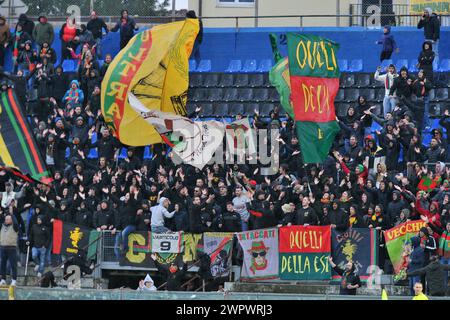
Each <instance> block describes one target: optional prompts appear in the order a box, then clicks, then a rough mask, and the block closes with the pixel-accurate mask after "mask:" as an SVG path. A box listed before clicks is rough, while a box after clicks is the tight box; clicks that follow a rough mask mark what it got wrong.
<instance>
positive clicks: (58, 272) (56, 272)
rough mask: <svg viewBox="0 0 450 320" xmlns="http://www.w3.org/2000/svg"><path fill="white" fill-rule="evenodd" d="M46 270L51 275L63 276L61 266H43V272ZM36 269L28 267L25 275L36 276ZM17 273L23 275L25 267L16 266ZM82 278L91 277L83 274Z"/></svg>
mask: <svg viewBox="0 0 450 320" xmlns="http://www.w3.org/2000/svg"><path fill="white" fill-rule="evenodd" d="M47 271H52V272H53V275H54V276H55V278H62V277H63V275H64V274H63V273H64V269H62V268H53V267H45V271H44V273H45V272H47ZM37 273H38V272H37V271H34V266H33V267H28V271H27V275H28V276H37ZM17 275H18V276H25V268H24V267H18V268H17ZM83 277H84V278H92V275H89V274H87V275H84V276H83Z"/></svg>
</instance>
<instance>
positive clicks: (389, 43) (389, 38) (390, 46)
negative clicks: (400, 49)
mask: <svg viewBox="0 0 450 320" xmlns="http://www.w3.org/2000/svg"><path fill="white" fill-rule="evenodd" d="M384 28H385V29H387V30H388V32H387V33H384V34H383V38H382V39H381V40H379V41H378V42H377V43H378V44H382V45H383V51H384V52H392V51H394V50H395V49H396V48H397V43H396V42H395V40H394V36H393V35H392V34H391V26H385V27H384Z"/></svg>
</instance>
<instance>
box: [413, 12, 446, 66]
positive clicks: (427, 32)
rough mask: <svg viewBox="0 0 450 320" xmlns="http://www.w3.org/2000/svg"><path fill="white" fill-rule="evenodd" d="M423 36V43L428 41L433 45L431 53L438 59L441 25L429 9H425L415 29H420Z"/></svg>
mask: <svg viewBox="0 0 450 320" xmlns="http://www.w3.org/2000/svg"><path fill="white" fill-rule="evenodd" d="M422 28H423V33H424V36H425V41H429V42H431V43H432V45H433V51H434V53H435V54H436V58H439V37H440V28H441V23H440V21H439V19H438V17H437V15H436V14H435V13H433V10H432V9H431V8H425V10H424V12H423V15H422V19H420V21H419V23H418V24H417V29H422Z"/></svg>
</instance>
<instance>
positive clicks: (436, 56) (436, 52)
mask: <svg viewBox="0 0 450 320" xmlns="http://www.w3.org/2000/svg"><path fill="white" fill-rule="evenodd" d="M425 41H430V42H431V43H432V45H433V52H434V59H435V60H438V59H439V39H437V40H436V41H433V40H432V39H425ZM435 71H436V70H435Z"/></svg>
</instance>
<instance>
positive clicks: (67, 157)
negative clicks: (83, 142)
mask: <svg viewBox="0 0 450 320" xmlns="http://www.w3.org/2000/svg"><path fill="white" fill-rule="evenodd" d="M65 157H66V159H69V157H70V148H69V147H67V148H66V154H65Z"/></svg>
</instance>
